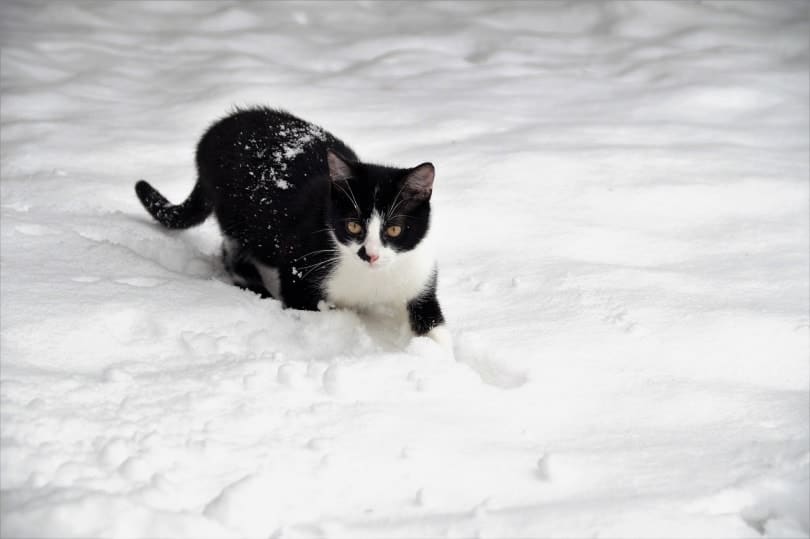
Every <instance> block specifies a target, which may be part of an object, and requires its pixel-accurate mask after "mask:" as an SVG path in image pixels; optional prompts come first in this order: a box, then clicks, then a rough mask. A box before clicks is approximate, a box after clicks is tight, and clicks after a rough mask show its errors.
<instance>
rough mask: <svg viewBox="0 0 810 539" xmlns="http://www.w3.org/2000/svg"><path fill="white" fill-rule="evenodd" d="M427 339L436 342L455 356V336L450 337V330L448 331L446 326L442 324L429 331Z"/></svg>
mask: <svg viewBox="0 0 810 539" xmlns="http://www.w3.org/2000/svg"><path fill="white" fill-rule="evenodd" d="M427 337H430V338H431V339H433V340H434V341H436V342H437V343H438V344H439V346H441V347H442V348H444V349H445V350H446V351H447V352H449V353H450V354H451V355H452V354H453V336H452V335H450V330H449V329H447V326H446V325H444V324H442V325H440V326H436V327H435V328H433V329H431V330H430V331H428V333H427Z"/></svg>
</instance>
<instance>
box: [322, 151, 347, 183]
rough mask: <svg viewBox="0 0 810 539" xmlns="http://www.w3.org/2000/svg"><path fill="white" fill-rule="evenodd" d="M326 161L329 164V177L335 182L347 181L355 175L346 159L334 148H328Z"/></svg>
mask: <svg viewBox="0 0 810 539" xmlns="http://www.w3.org/2000/svg"><path fill="white" fill-rule="evenodd" d="M326 162H327V163H328V164H329V177H330V178H332V181H333V182H341V181H345V180H348V179H349V178H351V177H352V176H353V175H354V173H353V172H352V167H351V165H350V164H349V163H348V162H347V161H346V159H344V158H343V157H342V156H341V155H340V154H339V153H337V152H336V151H334V150H332V149H329V150H326Z"/></svg>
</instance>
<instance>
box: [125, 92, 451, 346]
mask: <svg viewBox="0 0 810 539" xmlns="http://www.w3.org/2000/svg"><path fill="white" fill-rule="evenodd" d="M196 162H197V174H198V179H197V183H196V184H195V186H194V188H193V189H192V191H191V194H190V195H189V196H188V198H187V199H186V200H185V201H184V202H183V203H181V204H178V205H172V204H171V203H170V202H169V201H167V200H166V198H165V197H163V195H161V194H160V193H159V192H158V191H157V190H155V189H154V188H153V187H152V186H151V185H150V184H149V183H147V182H146V181H144V180H140V181H138V182H137V183H136V184H135V192H136V194H137V196H138V198H139V199H140V201H141V203H142V204H143V206H144V207H145V208H146V210H147V211H148V212H149V213H150V214H151V215H152V217H154V218H155V219H156V220H157V221H158V222H159V223H160V224H162V225H163V226H165V227H166V228H169V229H184V228H189V227H192V226H196V225H199V224H201V223H202V222H203V221H205V219H206V218H207V217H208V216H209V215H210V214H211V213H212V212H213V213H214V214H215V215H216V218H217V220H218V222H219V226H220V229H221V231H222V234H223V237H224V241H223V248H222V256H223V263H224V266H225V269H226V270H227V271H228V273H229V274H230V276H231V278H232V280H233V282H234V284H236V285H238V286H241V287H243V288H247V289H249V290H252V291H253V292H256V293H258V294H260V295H261V296H262V297H273V298H275V299H278V300H280V301H281V302H282V304H283V305H284V306H285V307H288V308H293V309H304V310H321V309H324V308H329V307H338V308H349V309H360V310H362V309H364V308H366V307H370V306H373V305H389V306H393V307H395V308H398V309H403V310H404V311H402V312H403V314H404V313H405V312H407V318H408V321H409V323H410V328H411V330H412V331H413V333H414V334H415V335H418V336H428V337H430V338H432V339H433V340H435V341H436V342H438V343H439V344H440V345H442V346H444V347H445V348H446V349H448V350H450V349H451V348H452V343H451V337H450V333H449V331H448V330H447V327H446V324H445V320H444V316H443V315H442V310H441V307H440V306H439V302H438V299H437V297H436V284H437V279H438V269H437V265H436V260H435V258H434V256H433V254H432V251H431V248H430V238H429V231H430V197H431V194H432V192H433V181H434V177H435V169H434V166H433V164H431V163H422V164H420V165H418V166H416V167H413V168H404V169H403V168H394V167H390V166H382V165H376V164H369V163H365V162H361V161H360V160H359V159H358V157H357V155H356V154H355V153H354V151H353V150H352V149H351V148H349V147H348V146H347V145H346V144H344V143H343V142H342V141H341V140H340V139H338V138H336V137H335V136H333V135H332V134H330V133H328V132H327V131H325V130H324V129H323V128H321V127H319V126H317V125H314V124H311V123H308V122H306V121H304V120H302V119H300V118H297V117H296V116H293V115H292V114H290V113H288V112H286V111H283V110H279V109H272V108H267V107H255V108H248V109H235V111H234V112H233V113H232V114H230V115H229V116H226V117H225V118H223V119H221V120H219V121H217V122H215V123H214V124H213V125H212V126H211V127H210V128H209V129H208V130H207V131H206V132H205V134H204V135H203V136H202V138H201V139H200V142H199V144H198V146H197V152H196Z"/></svg>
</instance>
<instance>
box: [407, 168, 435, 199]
mask: <svg viewBox="0 0 810 539" xmlns="http://www.w3.org/2000/svg"><path fill="white" fill-rule="evenodd" d="M435 176H436V169H435V168H434V167H433V163H422V164H421V165H419V166H417V167H414V168H412V169H411V170H410V171H409V172H408V175H407V176H405V189H406V190H407V192H408V194H409V195H410V197H411V198H414V199H417V200H430V195H431V194H432V193H433V178H434V177H435Z"/></svg>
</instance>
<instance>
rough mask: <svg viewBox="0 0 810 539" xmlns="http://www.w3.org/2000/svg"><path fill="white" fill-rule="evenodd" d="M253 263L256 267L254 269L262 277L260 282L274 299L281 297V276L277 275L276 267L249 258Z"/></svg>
mask: <svg viewBox="0 0 810 539" xmlns="http://www.w3.org/2000/svg"><path fill="white" fill-rule="evenodd" d="M251 262H253V265H254V266H255V267H256V270H257V271H258V272H259V275H260V276H261V278H262V284H264V287H265V288H266V289H267V291H268V292H270V295H272V296H273V297H274V298H276V299H281V277H280V276H279V271H278V269H277V268H274V267H271V266H265V265H264V264H262V263H260V262H256V261H255V260H251Z"/></svg>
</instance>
